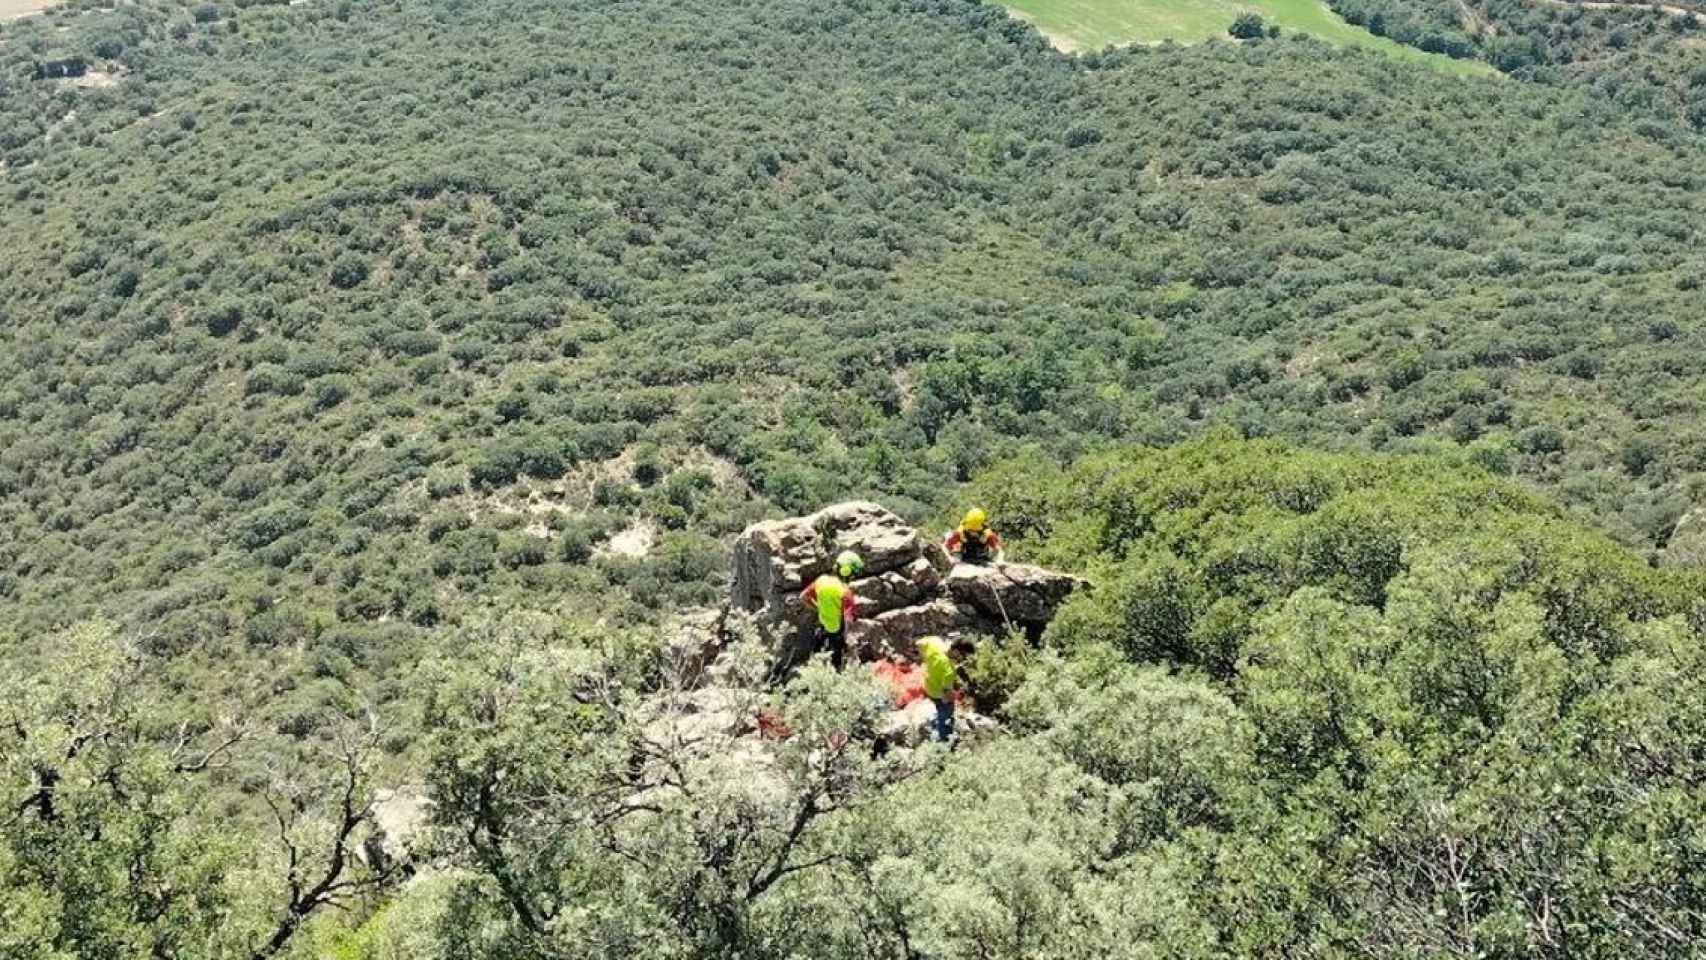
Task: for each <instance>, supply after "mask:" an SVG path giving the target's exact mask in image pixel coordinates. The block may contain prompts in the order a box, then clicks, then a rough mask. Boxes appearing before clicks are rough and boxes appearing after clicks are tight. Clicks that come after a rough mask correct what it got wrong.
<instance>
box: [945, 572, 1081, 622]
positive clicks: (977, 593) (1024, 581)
mask: <svg viewBox="0 0 1706 960" xmlns="http://www.w3.org/2000/svg"><path fill="white" fill-rule="evenodd" d="M1081 583H1082V581H1080V580H1079V579H1078V578H1077V577H1071V576H1067V575H1066V574H1062V573H1055V572H1053V571H1050V570H1044V569H1043V568H1042V567H1032V566H1027V565H1025V564H1018V563H996V564H989V565H986V566H980V565H975V564H970V563H962V564H960V565H959V566H957V567H955V568H954V569H953V570H952V571H951V572H949V574H948V578H947V584H948V593H949V594H950V595H952V596H953V598H954V599H955V600H957V601H958V602H960V603H961V604H964V605H966V606H969V607H972V608H974V609H976V610H977V611H978V613H980V614H982V615H983V616H984V617H987V618H990V619H993V620H995V621H997V622H1000V623H1002V624H1003V625H1005V624H1006V623H1007V622H1008V621H1011V622H1012V623H1013V624H1014V625H1015V626H1019V627H1027V626H1029V625H1031V624H1039V623H1040V624H1047V623H1048V621H1049V620H1051V619H1053V617H1054V612H1055V610H1057V609H1059V607H1060V605H1061V604H1062V603H1063V602H1065V600H1066V598H1067V597H1068V596H1070V595H1071V593H1072V591H1074V590H1076V589H1077V588H1078V587H1079V585H1080V584H1081Z"/></svg>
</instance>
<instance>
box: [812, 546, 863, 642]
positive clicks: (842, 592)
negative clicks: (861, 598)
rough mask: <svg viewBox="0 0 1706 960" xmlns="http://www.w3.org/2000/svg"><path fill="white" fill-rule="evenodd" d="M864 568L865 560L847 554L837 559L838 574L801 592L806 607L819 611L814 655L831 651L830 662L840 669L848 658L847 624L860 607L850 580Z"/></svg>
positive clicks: (851, 620) (853, 554)
mask: <svg viewBox="0 0 1706 960" xmlns="http://www.w3.org/2000/svg"><path fill="white" fill-rule="evenodd" d="M863 569H865V561H864V560H862V559H860V557H859V555H858V554H856V553H853V552H852V551H848V552H846V553H843V554H842V555H841V556H839V557H836V558H835V573H826V574H824V575H823V576H821V577H818V578H817V579H816V580H813V581H812V582H811V584H810V585H808V586H807V587H806V589H805V590H803V591H802V592H801V593H800V600H801V601H802V602H804V603H805V605H806V606H808V607H812V608H815V609H816V610H817V638H816V642H815V643H814V644H813V647H812V652H813V653H817V652H820V651H823V650H828V651H829V663H830V665H831V666H833V667H834V668H835V669H837V670H840V669H841V665H842V663H843V662H844V661H845V660H846V659H847V625H848V624H849V623H852V622H853V616H854V614H855V613H856V612H857V611H858V604H857V601H856V600H855V598H854V596H853V588H852V587H851V586H849V585H848V581H849V580H852V579H853V578H854V577H855V576H857V575H858V573H859V571H861V570H863Z"/></svg>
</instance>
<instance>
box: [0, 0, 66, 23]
mask: <svg viewBox="0 0 1706 960" xmlns="http://www.w3.org/2000/svg"><path fill="white" fill-rule="evenodd" d="M58 2H59V0H0V20H16V19H18V18H19V17H27V16H29V15H30V14H32V13H40V12H42V11H43V10H46V9H47V8H48V7H51V6H53V5H54V4H56V3H58Z"/></svg>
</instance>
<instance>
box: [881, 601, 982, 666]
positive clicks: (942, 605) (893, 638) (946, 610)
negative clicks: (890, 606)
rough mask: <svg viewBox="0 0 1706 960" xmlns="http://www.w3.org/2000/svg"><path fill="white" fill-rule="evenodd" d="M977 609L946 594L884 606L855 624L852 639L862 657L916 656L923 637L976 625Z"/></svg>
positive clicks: (953, 631)
mask: <svg viewBox="0 0 1706 960" xmlns="http://www.w3.org/2000/svg"><path fill="white" fill-rule="evenodd" d="M977 623H978V618H977V615H976V613H975V611H973V610H971V609H970V608H968V607H962V606H960V605H959V604H957V603H955V602H954V601H953V600H951V599H949V598H947V597H939V598H937V599H934V600H931V601H930V602H928V603H922V604H919V605H917V606H912V607H901V608H899V609H898V610H885V611H883V612H882V613H878V614H876V615H875V616H873V617H869V618H867V619H865V620H862V621H860V622H858V623H855V624H854V625H853V629H852V631H851V633H850V636H849V643H850V644H851V645H852V646H853V649H854V650H856V651H858V652H859V655H860V657H861V658H862V659H875V658H877V657H884V656H898V657H901V658H903V659H908V660H910V659H913V658H914V657H916V656H917V654H918V640H919V639H920V638H921V637H928V636H932V635H941V634H947V633H957V632H959V631H962V630H968V629H971V628H973V627H975V626H976V625H977Z"/></svg>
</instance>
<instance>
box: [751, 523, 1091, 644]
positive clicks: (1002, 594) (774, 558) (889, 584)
mask: <svg viewBox="0 0 1706 960" xmlns="http://www.w3.org/2000/svg"><path fill="white" fill-rule="evenodd" d="M843 550H853V551H855V552H857V553H858V554H859V555H860V556H861V557H862V558H863V559H864V561H865V569H864V570H863V571H862V572H861V573H860V575H859V576H858V577H856V578H855V579H854V581H853V584H852V586H853V591H854V594H855V595H856V596H857V597H858V611H859V612H858V616H857V617H856V618H855V620H854V623H853V625H852V627H851V629H850V631H849V635H848V644H849V647H850V652H851V653H852V654H853V655H854V656H858V657H861V658H865V659H871V658H875V657H879V656H887V655H899V656H903V657H910V656H912V655H914V653H915V643H916V641H917V639H918V638H919V637H922V636H926V635H929V634H951V633H961V632H978V633H1001V632H1005V631H1006V630H1008V629H1012V628H1019V629H1023V630H1025V631H1026V632H1027V633H1029V634H1031V635H1033V636H1035V635H1037V634H1040V633H1041V631H1042V628H1043V626H1045V625H1046V624H1047V623H1048V621H1049V619H1050V618H1052V617H1053V616H1054V611H1055V609H1056V608H1057V607H1059V606H1060V604H1061V602H1062V601H1063V600H1065V599H1066V597H1067V596H1068V595H1069V594H1071V593H1072V591H1073V590H1075V589H1077V588H1078V586H1079V585H1080V581H1079V580H1078V579H1076V578H1074V577H1068V576H1063V575H1060V574H1056V573H1051V572H1050V571H1047V570H1044V569H1041V568H1040V567H1031V566H1023V565H1017V564H992V565H988V566H972V565H968V564H960V565H958V566H955V565H954V563H953V562H952V560H951V559H950V558H949V556H948V554H947V552H946V551H945V550H943V549H942V546H941V544H939V543H937V542H936V541H935V539H934V538H932V537H927V536H925V535H923V534H921V533H920V532H919V531H918V530H917V529H915V528H914V527H912V526H910V525H908V524H907V523H906V521H904V520H902V519H901V518H900V517H898V516H896V515H895V514H894V513H892V512H890V511H889V510H886V509H884V508H883V507H881V506H879V505H877V504H874V503H868V502H865V501H852V502H848V503H839V504H835V505H834V506H830V507H826V508H824V509H823V510H820V511H818V512H817V513H814V514H812V515H810V516H806V517H794V518H792V519H787V520H775V521H769V522H765V523H759V524H754V525H753V526H751V527H748V528H747V529H746V530H745V531H744V532H743V533H742V534H741V535H740V536H739V537H738V538H737V539H736V541H735V546H734V556H733V563H732V573H733V576H732V586H731V589H730V596H729V607H730V609H731V610H733V611H746V612H750V613H751V615H752V617H753V619H754V620H755V621H756V623H757V626H758V632H759V635H760V636H761V637H763V638H764V639H765V641H766V642H767V643H768V644H769V645H770V646H771V647H772V648H773V649H774V650H775V652H776V654H777V657H778V659H779V660H781V661H782V662H784V663H788V662H798V661H800V660H803V659H805V657H807V656H809V655H810V653H811V647H812V637H813V634H814V633H815V617H814V615H813V611H811V610H808V609H806V607H805V604H803V603H801V602H800V599H799V594H800V591H801V590H803V589H804V588H805V586H806V584H808V583H810V582H811V581H812V580H814V579H815V578H817V577H818V576H819V575H821V574H823V573H825V572H827V571H828V570H829V569H830V568H831V566H832V564H833V563H834V561H835V557H836V556H837V555H838V554H840V553H841V552H842V551H843Z"/></svg>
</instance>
